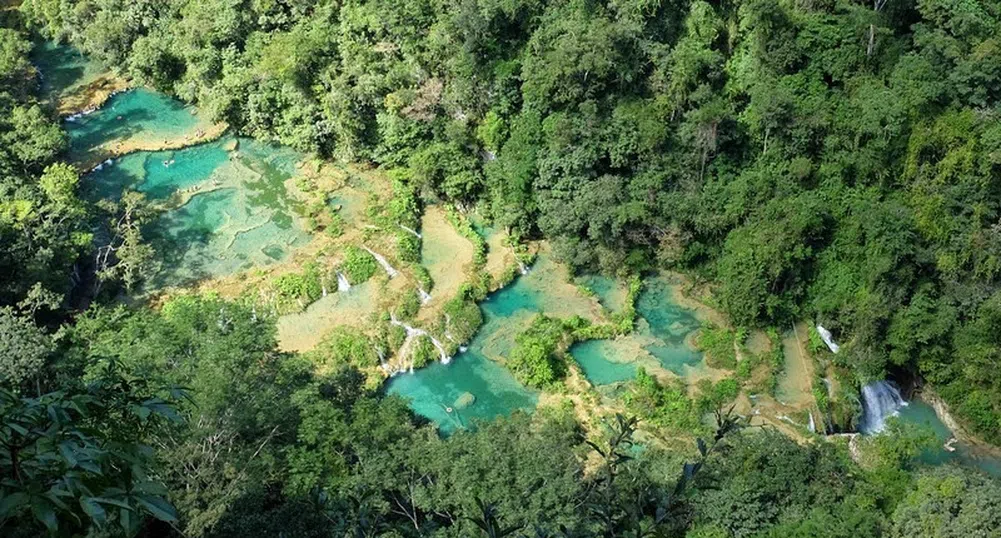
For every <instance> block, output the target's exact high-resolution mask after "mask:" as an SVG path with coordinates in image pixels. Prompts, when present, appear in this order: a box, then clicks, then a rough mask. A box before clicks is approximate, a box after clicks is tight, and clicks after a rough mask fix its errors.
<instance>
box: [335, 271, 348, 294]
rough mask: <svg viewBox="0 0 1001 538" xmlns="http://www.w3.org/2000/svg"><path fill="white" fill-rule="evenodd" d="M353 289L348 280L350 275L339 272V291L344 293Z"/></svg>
mask: <svg viewBox="0 0 1001 538" xmlns="http://www.w3.org/2000/svg"><path fill="white" fill-rule="evenodd" d="M349 289H351V283H350V282H348V277H346V276H344V273H337V291H338V292H341V293H344V292H345V291H348V290H349Z"/></svg>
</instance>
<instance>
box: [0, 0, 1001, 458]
mask: <svg viewBox="0 0 1001 538" xmlns="http://www.w3.org/2000/svg"><path fill="white" fill-rule="evenodd" d="M22 12H23V13H24V14H25V16H26V18H27V19H28V21H29V23H30V24H31V25H32V27H34V28H37V29H38V31H40V32H42V33H43V34H44V35H47V36H51V37H53V38H57V39H65V40H70V41H72V42H73V43H76V44H78V45H79V46H80V47H81V48H82V49H83V50H84V51H86V52H88V53H90V54H92V55H94V56H96V57H97V58H99V59H101V60H102V61H104V62H105V63H106V64H107V65H110V66H117V67H118V68H120V69H122V70H123V72H125V73H127V74H128V75H129V76H131V77H134V79H135V80H136V81H137V82H138V83H141V84H147V85H150V86H152V87H155V88H158V89H161V90H164V91H167V92H170V93H173V94H175V95H177V96H178V97H180V98H181V99H184V100H188V101H192V102H196V103H198V105H199V106H200V107H203V108H204V109H206V110H209V111H211V112H212V114H214V115H215V116H216V117H218V118H220V119H224V120H226V121H227V122H229V124H230V125H232V126H234V127H235V128H236V129H238V130H239V131H241V132H243V133H246V134H248V135H250V136H254V137H258V138H262V139H271V140H276V141H280V142H282V143H284V144H288V145H291V146H293V147H295V148H297V149H300V150H304V151H314V152H318V153H320V154H322V155H328V156H333V157H340V158H350V159H369V160H372V161H374V162H376V163H378V164H380V165H381V166H383V167H386V168H392V169H398V170H399V173H400V174H401V177H405V178H407V179H408V181H409V182H410V183H411V184H412V185H413V186H415V187H417V188H419V189H421V190H422V191H423V192H424V194H425V196H440V197H443V198H446V199H448V200H451V201H454V202H457V203H460V204H464V205H469V206H471V205H474V204H475V205H478V206H479V207H480V208H481V209H482V210H483V211H484V212H486V213H488V214H489V215H491V216H492V217H493V218H494V219H495V220H496V221H497V222H498V223H499V224H501V225H503V226H507V227H510V228H511V229H512V231H513V232H514V233H515V234H516V235H518V236H521V237H536V236H544V237H546V238H549V239H551V240H552V241H553V242H554V244H555V245H556V249H557V252H558V253H559V254H560V256H561V258H562V259H563V260H565V261H567V262H569V263H571V264H573V265H574V266H575V267H578V268H581V267H590V268H595V267H597V268H600V269H604V270H606V271H614V270H616V269H621V268H629V269H632V270H643V269H648V268H651V267H654V266H670V267H675V268H679V269H682V270H684V271H687V272H689V273H692V274H696V275H699V276H700V277H702V278H703V279H705V280H707V281H709V282H712V283H714V285H715V286H716V289H715V297H716V298H717V300H718V303H719V305H720V306H721V307H722V308H723V309H724V310H725V311H726V312H727V313H728V314H729V315H730V316H731V318H732V319H733V320H734V321H735V322H736V323H737V324H740V325H750V326H753V325H765V324H776V323H782V322H786V321H789V320H794V319H802V318H815V319H817V320H818V321H821V322H822V323H823V324H824V325H825V326H827V327H828V328H831V329H832V330H834V331H835V334H836V335H837V337H838V338H839V340H841V341H844V342H845V343H847V344H848V345H846V346H845V350H844V352H843V353H841V354H839V355H838V361H839V362H840V363H841V365H842V366H845V367H847V368H849V369H851V370H852V371H854V372H857V375H858V376H859V378H860V379H861V380H863V381H864V380H868V379H871V378H880V377H882V376H883V375H884V372H885V371H886V370H887V368H896V367H902V368H905V369H909V370H912V371H918V372H920V374H921V375H922V376H924V378H925V379H927V380H928V381H929V382H931V383H933V384H934V385H935V386H936V387H937V388H938V389H939V391H940V393H941V394H942V396H943V397H944V398H945V399H946V400H947V401H948V402H950V403H951V404H952V407H953V409H954V411H955V412H956V413H957V414H958V415H959V416H960V417H962V419H963V420H964V421H965V422H966V423H967V424H968V425H969V426H970V427H971V428H972V429H973V430H974V431H976V432H977V433H979V434H980V435H982V436H983V437H985V438H987V439H990V440H992V441H995V442H996V441H1001V385H999V384H998V381H997V379H998V378H997V376H996V375H993V374H994V371H995V368H996V366H997V364H998V359H999V355H998V353H999V350H1001V330H999V329H1001V294H999V291H998V290H999V288H998V279H999V276H1001V220H999V219H1001V214H999V204H1001V182H999V181H998V173H999V164H1001V157H999V154H1001V153H999V152H1001V127H998V125H999V122H998V121H997V116H996V115H997V113H998V112H997V106H998V101H997V99H998V97H999V96H1001V95H999V92H1001V80H999V77H1001V54H999V46H1001V45H999V42H998V40H997V39H998V38H997V36H998V34H999V30H1001V24H999V17H1001V7H999V5H998V4H997V3H996V2H990V1H984V2H980V1H977V2H959V1H952V0H920V1H917V2H914V1H910V0H893V1H879V0H877V1H876V2H875V3H862V2H859V3H854V2H844V1H812V2H775V1H770V0H761V1H757V0H756V1H747V2H723V3H720V4H718V5H717V4H710V3H706V2H701V1H695V2H658V1H649V0H643V1H640V0H636V1H615V2H608V3H607V4H605V3H602V2H589V1H561V2H540V1H515V0H503V1H502V0H496V1H495V0H482V1H458V0H456V1H443V0H417V1H409V0H408V1H404V2H399V1H371V2H343V3H340V2H324V1H306V0H302V1H291V0H290V1H277V0H253V1H237V0H218V1H216V0H213V1H198V2H167V1H156V0H147V1H128V2H126V1H112V0H99V1H74V2H65V1H54V0H28V1H26V2H25V3H24V5H23V6H22ZM15 69H16V68H15ZM15 72H16V71H15ZM15 91H21V92H22V93H23V92H24V91H25V88H24V85H22V87H21V89H20V90H15ZM33 118H35V116H32V115H31V114H28V113H25V114H21V115H14V116H12V119H13V121H15V122H16V121H21V122H28V121H37V119H33ZM56 138H57V137H56V135H55V134H54V133H51V134H49V135H48V138H45V139H44V140H39V141H38V143H39V144H47V145H44V146H43V147H44V149H42V148H38V153H35V152H33V153H32V156H31V157H27V156H19V157H17V158H18V160H19V162H23V163H24V165H25V166H26V167H28V168H29V170H26V172H28V173H30V172H32V170H30V167H31V166H34V167H35V168H37V166H38V165H37V163H38V162H40V161H41V160H42V159H43V157H44V156H45V155H46V153H45V152H47V151H53V150H54V149H55V147H56V146H55V145H53V144H54V142H53V141H54V140H55V139H56ZM8 147H11V146H8ZM15 147H20V146H15ZM25 159H27V160H25ZM35 171H37V170H35ZM64 226H65V224H64ZM61 234H62V236H66V235H67V234H68V232H67V231H63V230H61ZM47 240H50V239H47ZM60 252H68V251H65V250H63V251H60ZM32 267H35V265H33V266H32Z"/></svg>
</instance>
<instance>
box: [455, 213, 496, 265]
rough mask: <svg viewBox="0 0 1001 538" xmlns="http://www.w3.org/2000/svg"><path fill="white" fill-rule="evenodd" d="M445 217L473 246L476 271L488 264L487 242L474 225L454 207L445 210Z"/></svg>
mask: <svg viewBox="0 0 1001 538" xmlns="http://www.w3.org/2000/svg"><path fill="white" fill-rule="evenodd" d="M445 217H446V218H447V219H448V222H449V223H450V224H451V225H452V227H453V228H455V230H456V231H457V232H459V235H461V236H462V237H465V238H466V239H468V240H469V242H470V243H472V244H473V266H474V270H477V269H480V268H482V267H483V266H484V265H486V263H487V241H486V240H485V239H483V236H481V235H480V234H479V232H477V231H476V229H475V228H473V224H472V223H471V222H469V219H468V218H466V217H465V216H464V215H462V214H461V213H459V212H458V211H456V209H455V208H454V207H451V206H449V207H447V208H445Z"/></svg>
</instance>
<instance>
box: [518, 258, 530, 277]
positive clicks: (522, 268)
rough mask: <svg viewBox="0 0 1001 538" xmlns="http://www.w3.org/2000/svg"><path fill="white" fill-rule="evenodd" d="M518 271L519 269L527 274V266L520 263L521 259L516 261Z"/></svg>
mask: <svg viewBox="0 0 1001 538" xmlns="http://www.w3.org/2000/svg"><path fill="white" fill-rule="evenodd" d="M518 271H521V274H523V275H527V274H528V266H527V265H525V264H524V263H522V262H521V260H519V261H518Z"/></svg>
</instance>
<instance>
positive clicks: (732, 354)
mask: <svg viewBox="0 0 1001 538" xmlns="http://www.w3.org/2000/svg"><path fill="white" fill-rule="evenodd" d="M734 341H735V334H734V332H733V331H731V330H729V329H727V328H725V327H716V326H714V325H707V326H705V327H703V328H702V331H701V332H700V333H699V338H698V346H699V348H700V349H701V350H702V351H703V352H704V353H705V355H706V363H707V364H709V365H710V366H712V367H713V368H729V369H732V368H735V367H736V366H737V353H736V350H735V349H734Z"/></svg>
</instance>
